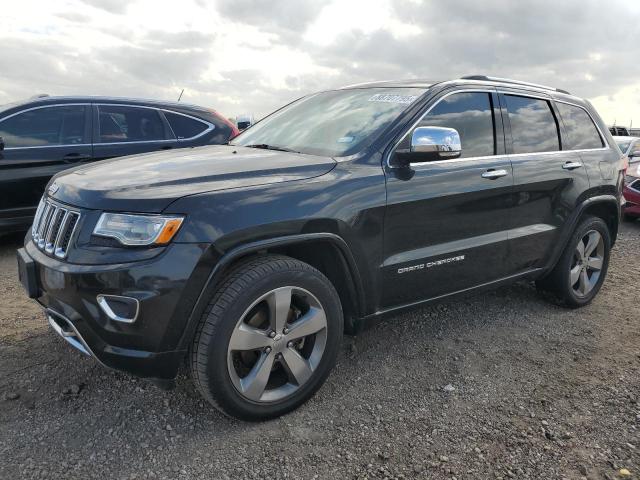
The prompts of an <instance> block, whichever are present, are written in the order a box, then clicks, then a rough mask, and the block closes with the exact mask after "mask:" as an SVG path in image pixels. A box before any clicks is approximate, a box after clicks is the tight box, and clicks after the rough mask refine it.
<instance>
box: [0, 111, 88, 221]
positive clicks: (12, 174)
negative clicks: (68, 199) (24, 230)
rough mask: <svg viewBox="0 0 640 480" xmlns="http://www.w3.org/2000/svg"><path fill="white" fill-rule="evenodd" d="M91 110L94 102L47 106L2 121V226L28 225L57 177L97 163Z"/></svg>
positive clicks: (0, 165)
mask: <svg viewBox="0 0 640 480" xmlns="http://www.w3.org/2000/svg"><path fill="white" fill-rule="evenodd" d="M89 112H90V106H89V105H88V104H86V105H85V104H62V105H47V106H39V107H35V108H30V109H26V110H23V111H20V112H17V113H12V114H10V115H8V116H6V117H4V118H2V119H0V137H3V139H4V143H5V149H4V150H3V151H0V192H2V194H0V223H3V222H2V221H1V220H2V219H5V220H7V219H9V218H13V219H17V218H21V217H24V219H25V221H28V217H30V216H33V214H34V213H35V209H36V207H37V205H38V201H39V200H40V197H41V196H42V194H43V192H44V187H45V186H46V184H47V182H48V181H49V179H51V177H52V176H53V175H55V174H56V173H58V172H60V171H61V170H64V169H67V168H70V167H73V166H75V165H77V164H79V163H82V162H86V161H89V160H91V158H92V152H91V134H90V118H91V117H90V114H89Z"/></svg>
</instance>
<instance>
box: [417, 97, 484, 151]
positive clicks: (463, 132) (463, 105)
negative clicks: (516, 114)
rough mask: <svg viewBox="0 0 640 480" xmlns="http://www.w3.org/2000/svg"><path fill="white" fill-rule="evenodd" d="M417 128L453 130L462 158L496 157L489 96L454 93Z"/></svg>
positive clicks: (442, 101)
mask: <svg viewBox="0 0 640 480" xmlns="http://www.w3.org/2000/svg"><path fill="white" fill-rule="evenodd" d="M418 126H421V127H427V126H428V127H448V128H455V129H456V130H457V131H458V133H459V134H460V142H461V143H462V155H461V157H462V158H464V157H483V156H487V155H494V154H495V135H494V122H493V109H492V106H491V96H490V95H489V94H488V93H481V92H477V93H476V92H473V93H454V94H453V95H449V96H448V97H445V98H444V99H443V100H441V101H440V103H438V104H436V106H435V107H433V109H432V110H431V111H430V112H429V113H427V114H426V115H425V116H424V117H423V118H422V120H421V121H420V124H419V125H418Z"/></svg>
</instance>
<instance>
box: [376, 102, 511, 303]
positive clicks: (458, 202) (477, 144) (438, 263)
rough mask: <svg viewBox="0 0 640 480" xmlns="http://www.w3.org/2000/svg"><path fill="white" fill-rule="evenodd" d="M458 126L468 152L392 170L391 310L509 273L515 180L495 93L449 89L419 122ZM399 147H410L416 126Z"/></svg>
mask: <svg viewBox="0 0 640 480" xmlns="http://www.w3.org/2000/svg"><path fill="white" fill-rule="evenodd" d="M418 126H437V127H449V128H454V129H456V130H457V131H458V133H459V135H460V139H461V143H462V154H461V156H460V158H457V159H449V160H436V161H431V162H424V163H417V164H411V165H410V166H405V167H401V166H400V167H398V166H394V161H393V158H394V156H393V153H392V154H391V156H390V159H389V165H387V168H386V176H387V209H386V213H385V228H384V261H383V284H384V289H383V290H384V295H383V300H382V302H383V304H382V305H381V307H382V308H383V309H386V308H392V307H394V306H400V305H406V304H411V303H415V302H419V301H421V300H425V299H430V298H435V297H438V296H442V295H446V294H449V293H453V292H456V291H460V290H464V289H468V288H470V287H474V286H477V285H480V284H483V283H487V282H491V281H494V280H497V279H500V278H502V277H503V276H504V275H505V271H506V253H507V238H508V236H507V228H508V224H509V213H510V201H511V194H512V185H513V174H512V169H511V163H510V161H509V159H508V157H507V156H506V155H505V154H504V153H505V150H504V135H503V129H502V119H501V114H500V108H499V104H498V98H497V94H496V92H495V91H493V90H491V89H489V90H487V91H458V92H450V93H447V94H445V95H444V96H442V97H441V98H439V99H436V101H435V103H434V104H433V105H432V106H431V107H430V108H429V109H428V110H427V113H426V114H425V115H424V116H423V117H422V119H421V120H420V121H419V122H418V124H416V125H415V126H414V128H415V127H418ZM412 131H413V128H412V129H411V130H410V131H409V132H407V135H406V136H405V137H404V138H403V139H402V140H401V141H400V142H399V144H398V145H397V150H400V149H406V148H407V147H408V143H409V142H410V138H411V132H412Z"/></svg>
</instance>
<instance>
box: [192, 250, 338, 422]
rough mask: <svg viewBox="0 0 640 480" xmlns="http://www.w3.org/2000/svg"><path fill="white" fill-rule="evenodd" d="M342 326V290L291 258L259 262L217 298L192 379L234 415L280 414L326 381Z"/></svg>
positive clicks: (199, 337) (197, 345)
mask: <svg viewBox="0 0 640 480" xmlns="http://www.w3.org/2000/svg"><path fill="white" fill-rule="evenodd" d="M342 331H343V318H342V308H341V305H340V300H339V297H338V294H337V292H336V291H335V289H334V288H333V285H332V284H331V283H330V282H329V280H328V279H327V278H326V277H325V276H324V275H323V274H322V273H320V272H319V271H318V270H316V269H315V268H313V267H311V266H310V265H308V264H306V263H303V262H300V261H298V260H294V259H292V258H288V257H283V256H275V255H274V256H271V255H270V256H266V257H262V258H258V259H254V260H251V261H249V262H246V263H244V264H242V265H240V266H239V267H237V268H236V269H235V270H233V271H232V272H231V273H230V274H229V275H228V276H227V277H226V279H225V280H224V281H223V282H222V284H221V286H220V288H219V289H218V291H217V292H216V293H215V294H214V295H213V298H212V299H211V302H210V304H209V307H208V308H207V310H206V312H205V314H204V315H203V317H202V320H201V324H200V326H199V328H198V330H197V333H196V337H195V340H194V344H193V348H192V354H191V371H192V376H193V378H194V381H195V383H196V385H197V387H198V389H199V390H200V392H201V393H202V394H203V396H204V397H205V398H207V400H209V401H210V402H211V403H212V404H213V405H214V406H216V407H217V408H219V409H220V410H222V411H223V412H224V413H226V414H228V415H231V416H235V417H238V418H241V419H246V420H260V419H266V418H271V417H275V416H278V415H282V414H284V413H286V412H288V411H290V410H293V409H294V408H296V407H298V406H299V405H300V404H302V403H303V402H305V401H306V400H307V399H309V398H310V397H311V396H312V395H313V394H314V393H315V392H316V390H317V389H318V388H320V386H321V385H322V384H323V383H324V381H325V379H326V378H327V376H328V375H329V373H330V371H331V369H332V368H333V365H334V363H335V359H336V356H337V353H338V349H339V345H340V339H341V337H342Z"/></svg>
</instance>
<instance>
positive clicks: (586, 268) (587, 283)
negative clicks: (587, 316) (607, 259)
mask: <svg viewBox="0 0 640 480" xmlns="http://www.w3.org/2000/svg"><path fill="white" fill-rule="evenodd" d="M603 264H604V239H603V238H602V235H601V234H600V232H598V231H596V230H589V231H588V232H587V233H586V234H585V235H584V236H583V237H582V238H581V239H580V241H579V242H578V244H577V245H576V249H575V251H574V254H573V262H572V265H571V270H570V272H569V281H570V282H571V288H572V289H573V292H574V294H575V295H576V296H578V297H586V296H587V295H588V294H589V293H590V292H591V291H592V290H593V289H594V287H595V286H596V285H597V283H598V280H599V278H600V272H601V271H602V266H603Z"/></svg>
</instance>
